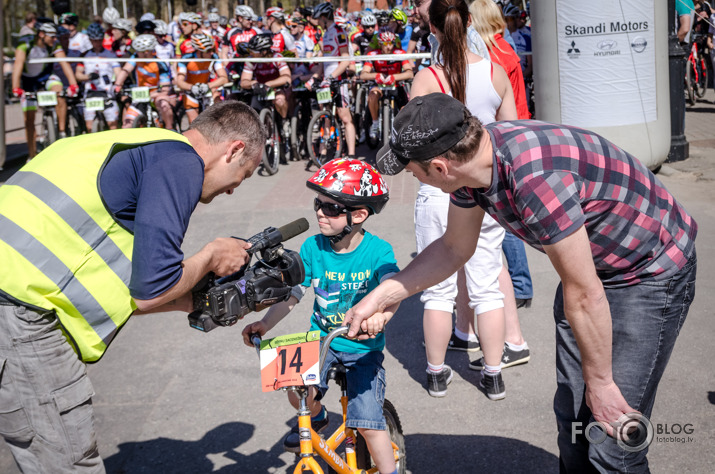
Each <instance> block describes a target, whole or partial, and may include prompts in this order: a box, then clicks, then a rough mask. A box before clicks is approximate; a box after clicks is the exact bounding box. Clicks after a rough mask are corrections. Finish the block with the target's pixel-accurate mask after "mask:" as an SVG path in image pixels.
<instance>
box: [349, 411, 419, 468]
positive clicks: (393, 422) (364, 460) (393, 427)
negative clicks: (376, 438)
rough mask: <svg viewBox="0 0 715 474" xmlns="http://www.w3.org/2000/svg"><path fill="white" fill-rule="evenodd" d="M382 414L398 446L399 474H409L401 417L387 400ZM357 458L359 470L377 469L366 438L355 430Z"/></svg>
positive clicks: (393, 440) (388, 430)
mask: <svg viewBox="0 0 715 474" xmlns="http://www.w3.org/2000/svg"><path fill="white" fill-rule="evenodd" d="M382 414H383V415H384V416H385V422H386V423H387V432H388V434H389V435H390V440H391V441H392V442H393V443H394V444H395V446H397V456H398V459H397V461H396V462H397V472H398V473H399V474H405V473H406V472H407V465H406V461H405V437H404V436H403V434H402V424H401V423H400V417H399V416H397V410H395V407H394V406H393V405H392V403H391V402H390V400H387V399H385V403H384V404H383V405H382ZM355 437H356V440H355V457H356V458H357V467H358V469H365V470H368V469H372V468H374V467H375V463H374V462H373V460H372V456H370V451H369V450H368V449H367V443H366V442H365V438H363V437H362V436H360V433H359V432H358V431H357V430H355Z"/></svg>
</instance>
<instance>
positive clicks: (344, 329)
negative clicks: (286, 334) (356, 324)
mask: <svg viewBox="0 0 715 474" xmlns="http://www.w3.org/2000/svg"><path fill="white" fill-rule="evenodd" d="M349 330H350V326H338V327H336V328H333V329H331V330H330V332H329V333H328V334H327V335H326V336H325V337H324V338H323V340H322V341H321V345H320V357H319V359H318V360H319V361H320V362H319V364H318V369H319V370H322V368H323V364H324V363H325V359H326V358H327V357H328V348H330V344H332V342H333V339H335V338H336V337H340V336H343V335H345V334H347V333H348V331H349ZM358 334H365V333H364V332H363V331H362V329H361V330H360V332H359V333H358ZM249 337H250V339H251V342H252V343H253V345H254V346H255V347H256V353H257V354H258V355H259V357H260V354H261V336H259V335H258V334H256V333H254V334H251V335H250V336H249Z"/></svg>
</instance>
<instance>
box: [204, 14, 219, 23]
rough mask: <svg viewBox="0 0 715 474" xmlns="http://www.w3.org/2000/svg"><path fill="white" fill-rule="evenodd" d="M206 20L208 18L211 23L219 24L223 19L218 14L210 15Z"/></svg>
mask: <svg viewBox="0 0 715 474" xmlns="http://www.w3.org/2000/svg"><path fill="white" fill-rule="evenodd" d="M206 18H208V20H209V23H213V22H216V23H218V21H219V20H220V19H221V16H220V15H219V14H218V13H209V14H208V16H207V17H206Z"/></svg>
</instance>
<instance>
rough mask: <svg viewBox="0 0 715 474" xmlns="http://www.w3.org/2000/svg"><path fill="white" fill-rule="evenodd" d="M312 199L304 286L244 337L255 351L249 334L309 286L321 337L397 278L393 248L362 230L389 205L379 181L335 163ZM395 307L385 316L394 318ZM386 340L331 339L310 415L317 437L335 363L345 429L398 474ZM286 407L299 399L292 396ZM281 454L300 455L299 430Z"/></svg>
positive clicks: (314, 184) (320, 175)
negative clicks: (312, 230) (313, 230)
mask: <svg viewBox="0 0 715 474" xmlns="http://www.w3.org/2000/svg"><path fill="white" fill-rule="evenodd" d="M306 184H307V186H308V187H309V188H310V189H312V190H314V191H316V192H317V196H316V197H315V201H314V203H313V208H314V209H315V213H316V218H317V220H318V226H319V228H320V234H318V235H315V236H313V237H310V238H308V239H307V240H306V241H305V243H304V244H303V246H302V247H301V249H300V256H301V258H302V260H303V265H304V266H305V280H304V281H303V284H302V285H300V286H297V287H295V288H294V289H293V295H292V296H291V297H290V299H289V300H288V301H285V302H283V303H278V304H275V305H273V306H271V307H270V309H269V310H268V312H267V313H266V315H265V316H264V317H263V319H262V320H260V321H257V322H255V323H252V324H249V325H248V326H246V327H245V328H244V330H243V338H244V342H245V343H246V344H247V345H249V346H251V347H253V346H252V343H251V341H250V336H251V335H252V334H259V335H261V336H263V335H264V334H266V333H267V332H268V331H269V330H270V329H271V328H273V327H274V326H275V325H276V324H277V323H278V322H279V321H281V320H282V319H283V318H284V317H285V316H286V315H287V314H288V313H289V312H290V311H291V309H293V307H294V306H295V305H296V304H297V303H298V301H299V300H300V298H301V297H302V296H303V294H304V293H305V291H306V289H307V287H308V286H312V287H313V290H314V292H315V302H314V304H313V315H312V317H311V326H310V329H311V330H320V332H321V335H322V336H325V335H326V334H327V333H328V332H329V331H330V330H331V329H333V328H335V327H337V326H340V325H341V324H342V322H343V318H344V316H345V313H346V312H347V311H348V309H349V308H351V307H352V306H354V305H355V304H357V302H358V301H360V300H361V299H362V298H363V297H364V296H365V295H367V294H368V293H369V292H370V291H371V290H372V288H374V287H376V286H377V285H378V284H379V283H380V282H381V281H383V280H384V279H386V278H389V277H390V276H391V275H393V274H394V273H396V272H398V271H399V269H398V268H397V263H396V262H395V256H394V254H393V251H392V246H391V245H390V244H389V243H387V242H385V241H384V240H381V239H380V238H378V237H376V236H374V235H373V234H371V233H369V232H367V231H365V230H363V228H362V226H363V223H364V222H365V220H366V219H367V218H368V217H369V216H370V215H371V214H377V213H379V212H380V211H381V210H382V209H383V207H385V204H386V203H387V200H388V199H389V194H388V193H389V190H388V189H387V185H386V184H385V181H384V180H383V178H382V176H381V175H380V173H378V171H377V170H375V168H373V167H372V166H370V165H369V164H367V163H365V162H362V161H359V160H349V159H343V158H338V159H335V160H332V161H330V162H328V163H326V164H325V165H323V167H322V168H320V169H319V170H318V171H317V172H316V173H315V174H314V175H313V177H311V178H310V179H309V180H308V182H307V183H306ZM396 309H397V307H396V306H395V307H391V308H388V310H387V311H389V312H394V311H395V310H396ZM384 347H385V336H384V334H378V335H377V336H376V337H374V338H371V339H367V340H364V341H355V340H348V339H345V338H338V339H336V340H335V341H334V342H333V344H332V345H331V347H330V351H329V354H328V358H327V359H326V363H325V365H324V366H323V367H322V368H321V374H320V385H318V386H315V387H311V390H310V394H309V396H308V407H309V408H310V411H311V422H312V426H313V429H314V430H315V431H316V432H320V431H322V430H324V429H325V428H326V427H327V426H328V413H327V411H326V410H325V408H324V407H323V406H322V405H321V403H320V400H321V399H322V397H323V396H324V394H325V392H326V391H327V389H328V387H327V373H328V370H329V369H330V367H331V366H332V365H334V364H336V363H342V364H343V365H344V366H345V367H346V368H347V383H348V408H347V419H346V422H345V425H346V426H347V427H350V428H354V429H357V430H358V431H359V432H360V434H361V435H362V436H363V437H364V438H365V441H366V442H367V446H368V449H369V450H370V454H371V455H372V458H373V460H374V461H375V465H376V466H377V467H378V469H379V470H380V472H381V473H393V472H397V471H396V467H395V460H394V457H393V456H394V455H393V449H392V444H391V441H390V435H389V434H388V432H387V431H386V428H387V426H386V423H385V418H384V416H383V414H382V413H383V412H382V400H384V399H385V369H384V368H383V367H382V361H383V359H384V355H383V353H382V350H383V349H384ZM289 399H290V402H291V404H292V405H293V406H294V407H296V409H297V408H298V398H297V396H295V395H294V394H293V393H292V392H289ZM283 444H284V447H285V449H286V451H291V452H300V443H299V435H298V426H297V424H296V426H295V427H294V428H293V429H292V430H291V432H290V433H288V435H287V436H286V438H285V440H284V442H283Z"/></svg>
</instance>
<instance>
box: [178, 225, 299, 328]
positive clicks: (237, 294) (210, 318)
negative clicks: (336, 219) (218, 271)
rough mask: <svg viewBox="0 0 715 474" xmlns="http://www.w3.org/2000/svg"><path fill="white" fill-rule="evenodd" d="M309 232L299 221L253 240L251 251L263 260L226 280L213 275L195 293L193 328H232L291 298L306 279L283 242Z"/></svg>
mask: <svg viewBox="0 0 715 474" xmlns="http://www.w3.org/2000/svg"><path fill="white" fill-rule="evenodd" d="M307 229H308V221H306V220H305V219H299V220H297V221H295V222H292V223H290V224H287V225H285V226H283V227H281V228H280V229H276V228H274V227H269V228H267V229H265V230H264V231H263V232H260V233H258V234H256V235H254V236H253V237H251V238H250V239H249V240H248V242H250V243H251V248H249V249H248V250H247V252H248V253H249V255H251V256H253V255H254V254H255V253H258V252H260V254H261V258H260V260H258V261H257V262H256V263H255V264H253V265H252V266H250V267H249V266H248V265H249V264H250V262H249V264H246V266H245V267H244V268H242V269H241V270H239V271H238V272H236V273H234V274H233V275H229V276H227V277H223V278H216V275H214V274H213V273H209V274H208V275H206V277H204V279H203V280H202V281H200V282H199V284H197V285H196V288H194V290H193V291H192V295H193V301H194V311H193V312H192V313H191V314H189V324H190V325H191V327H193V328H195V329H198V330H200V331H203V332H209V331H211V330H213V329H215V328H217V327H219V326H232V325H234V324H236V322H238V320H240V319H241V318H243V317H244V316H245V315H247V314H248V313H251V312H253V311H260V310H262V309H264V308H265V307H266V306H271V305H273V304H275V303H278V302H280V301H285V300H287V299H288V298H289V297H290V294H291V289H292V287H294V286H296V285H300V284H301V283H302V282H303V280H304V279H305V268H304V267H303V261H302V260H301V258H300V255H299V254H298V253H297V252H294V251H292V250H288V249H285V248H283V245H281V242H283V241H284V240H288V239H290V238H292V237H294V236H295V235H298V234H300V233H301V232H304V231H305V230H307Z"/></svg>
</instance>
